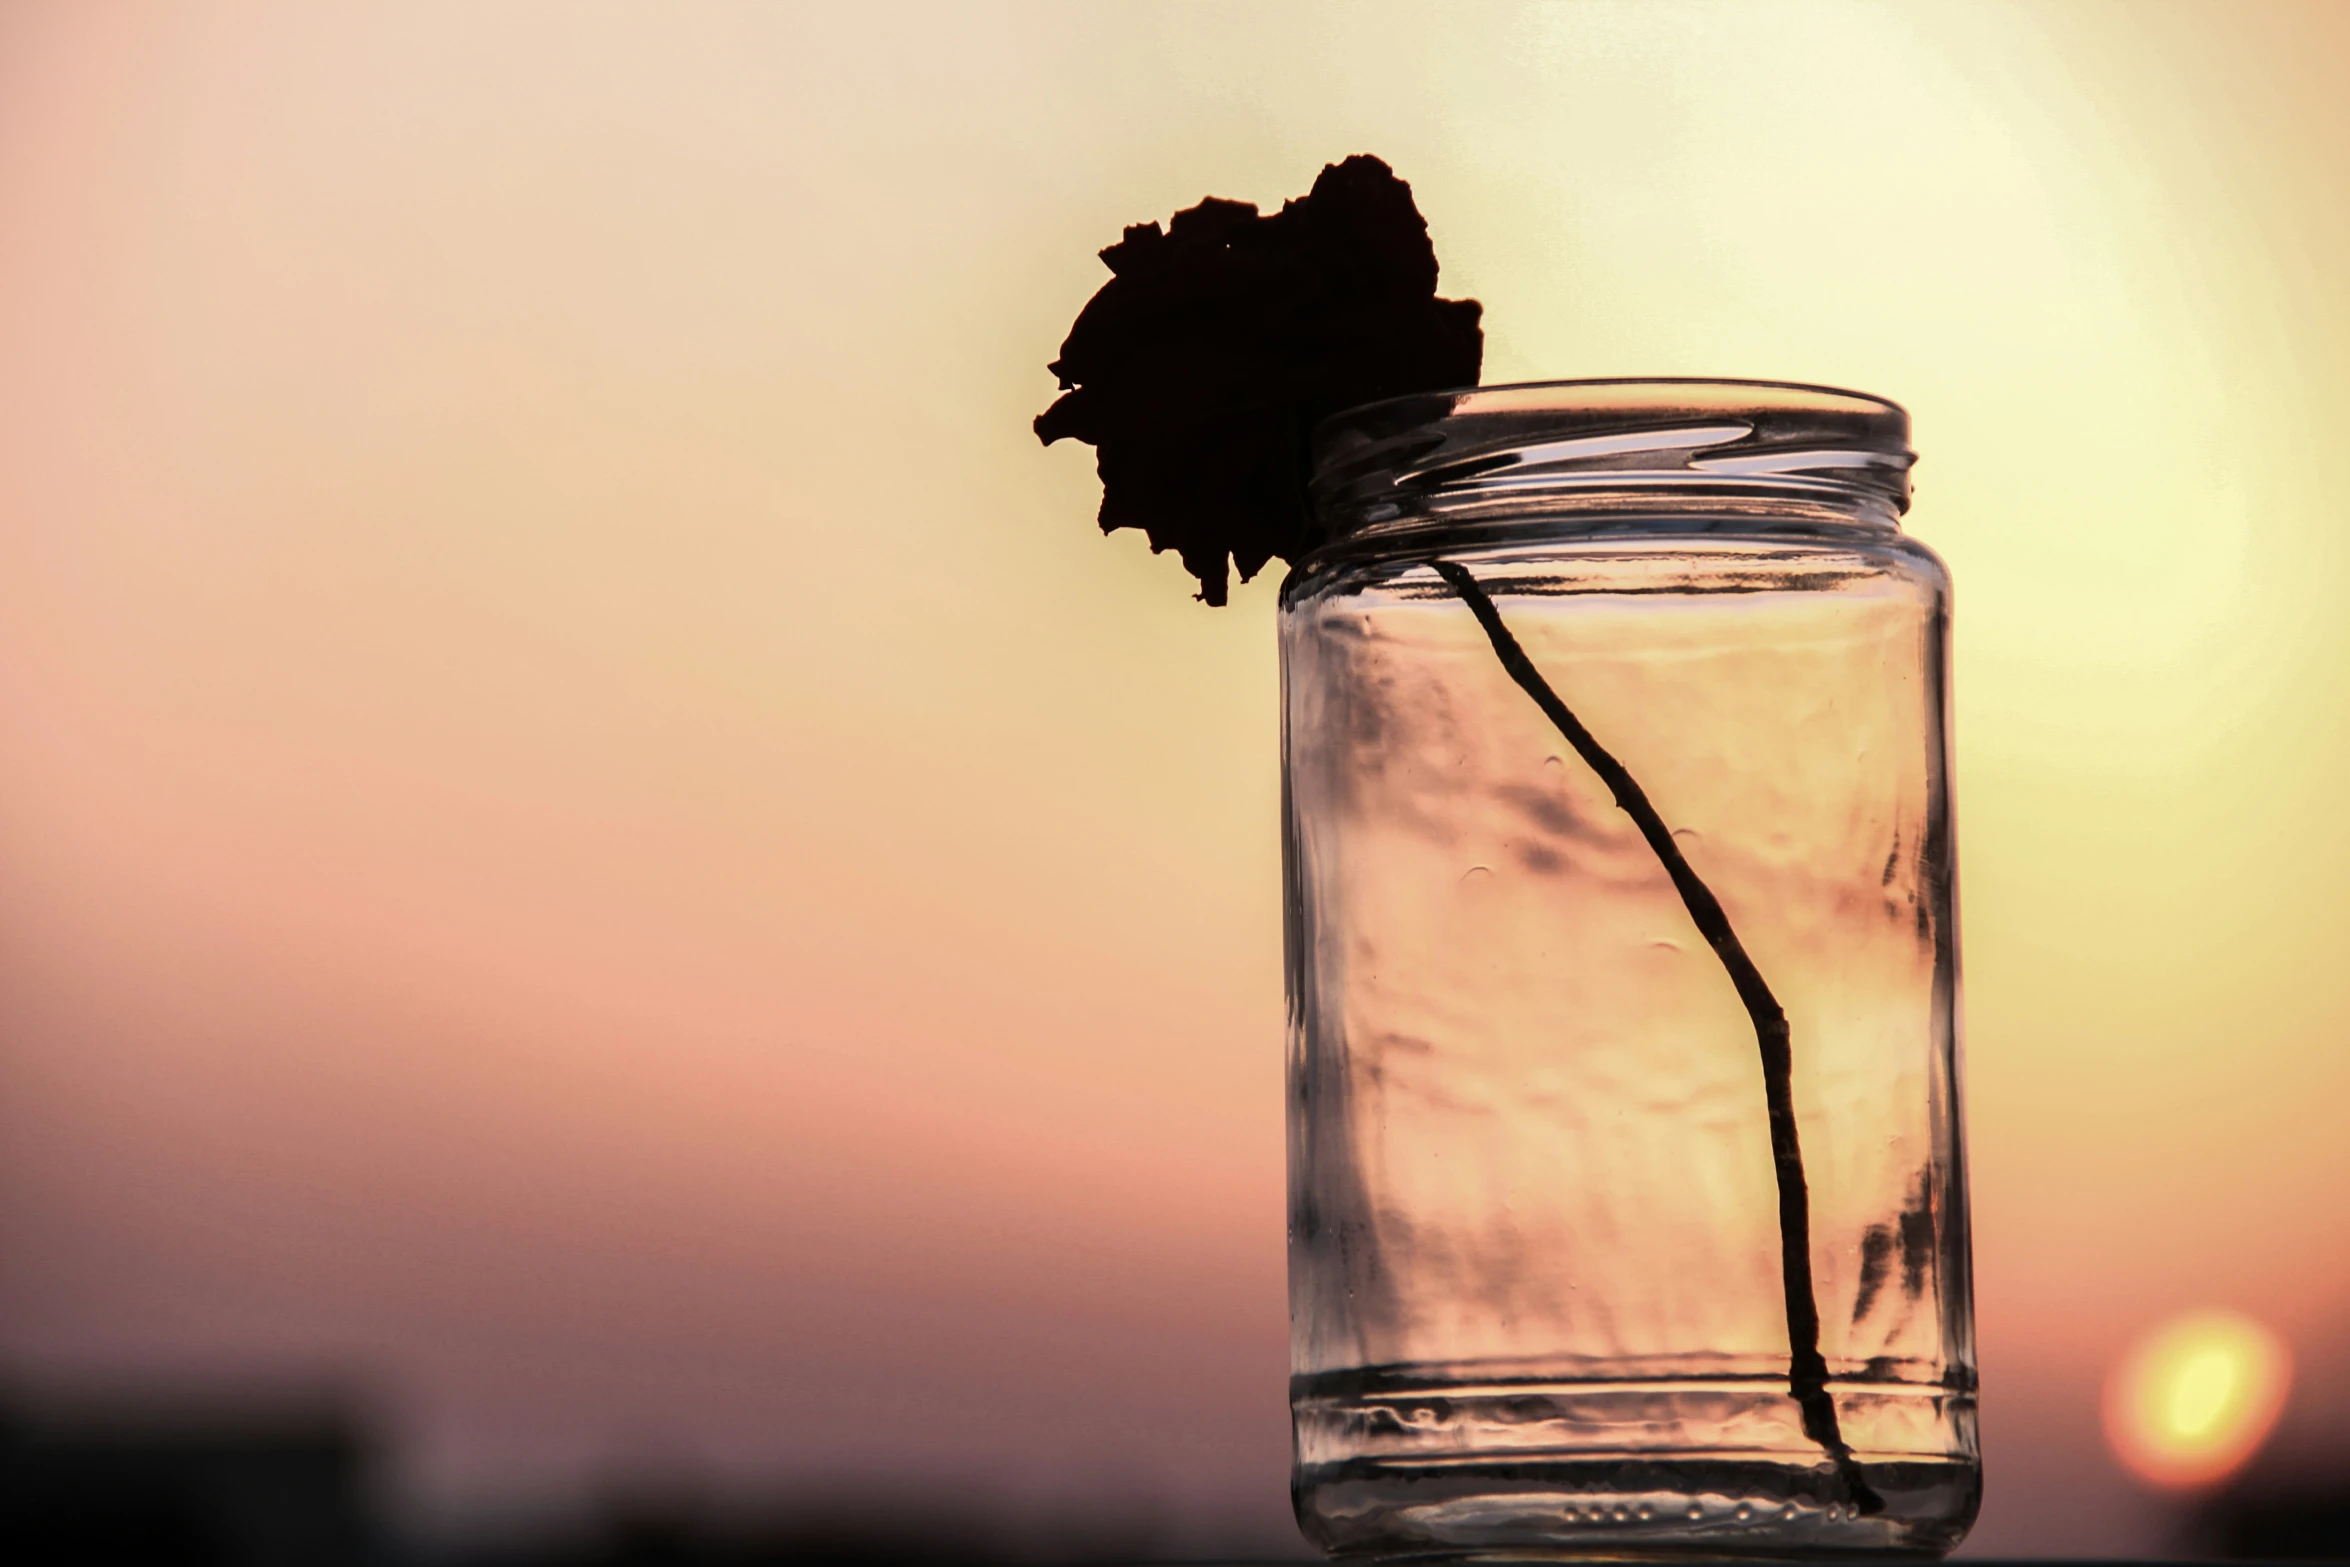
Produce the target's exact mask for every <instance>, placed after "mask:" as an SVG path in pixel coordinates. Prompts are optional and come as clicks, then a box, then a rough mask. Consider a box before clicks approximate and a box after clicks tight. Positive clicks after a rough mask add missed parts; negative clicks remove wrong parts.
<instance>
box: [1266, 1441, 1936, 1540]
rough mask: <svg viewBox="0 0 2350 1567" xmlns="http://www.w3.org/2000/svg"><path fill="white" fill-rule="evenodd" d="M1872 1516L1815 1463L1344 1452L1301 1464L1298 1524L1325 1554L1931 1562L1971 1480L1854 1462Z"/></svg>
mask: <svg viewBox="0 0 2350 1567" xmlns="http://www.w3.org/2000/svg"><path fill="white" fill-rule="evenodd" d="M1868 1480H1869V1484H1870V1486H1871V1487H1872V1488H1873V1489H1874V1490H1875V1491H1876V1492H1877V1493H1878V1495H1879V1496H1880V1497H1881V1498H1882V1499H1883V1501H1884V1503H1885V1506H1884V1509H1883V1510H1882V1511H1880V1512H1875V1513H1869V1514H1863V1513H1861V1512H1859V1511H1858V1510H1857V1509H1856V1508H1854V1507H1853V1506H1852V1505H1851V1504H1850V1503H1848V1502H1847V1501H1845V1500H1844V1498H1843V1493H1842V1487H1841V1486H1840V1484H1839V1482H1838V1481H1837V1479H1836V1476H1835V1472H1834V1470H1833V1469H1832V1468H1830V1467H1829V1466H1828V1465H1826V1464H1824V1463H1823V1464H1819V1465H1814V1466H1805V1465H1800V1464H1794V1463H1778V1462H1771V1461H1767V1460H1757V1459H1725V1458H1707V1457H1703V1456H1697V1455H1678V1454H1644V1455H1641V1456H1639V1457H1637V1458H1632V1457H1626V1458H1615V1459H1593V1458H1584V1457H1578V1458H1573V1459H1545V1458H1541V1457H1536V1456H1527V1457H1521V1458H1513V1459H1508V1460H1504V1461H1495V1460H1493V1459H1490V1458H1479V1459H1462V1460H1452V1461H1446V1460H1430V1459H1427V1458H1415V1459H1410V1460H1405V1461H1397V1460H1392V1459H1357V1460H1354V1461H1351V1462H1343V1463H1332V1464H1318V1465H1313V1466H1310V1467H1307V1468H1304V1469H1301V1470H1300V1471H1299V1472H1298V1474H1297V1477H1296V1481H1295V1486H1294V1495H1295V1501H1296V1506H1297V1517H1298V1525H1299V1527H1300V1528H1301V1529H1303V1530H1304V1531H1305V1534H1306V1537H1307V1538H1308V1539H1310V1540H1312V1541H1313V1542H1314V1543H1315V1544H1316V1545H1318V1546H1320V1547H1321V1548H1322V1549H1323V1550H1324V1551H1326V1552H1328V1553H1329V1554H1331V1555H1333V1556H1346V1557H1391V1558H1393V1557H1447V1558H1453V1559H1474V1560H1485V1561H1541V1560H1561V1559H1585V1560H1643V1559H1648V1560H1681V1561H1692V1560H1705V1559H1709V1558H1710V1559H1716V1560H1729V1559H1740V1558H1753V1557H1769V1556H1784V1557H1795V1558H1805V1559H1812V1558H1818V1557H1822V1556H1837V1555H1854V1556H1873V1557H1904V1556H1907V1557H1922V1558H1932V1557H1936V1556H1940V1555H1942V1554H1943V1553H1944V1552H1946V1551H1948V1550H1950V1549H1951V1548H1952V1547H1954V1546H1956V1545H1957V1544H1958V1542H1959V1541H1960V1540H1961V1539H1962V1538H1963V1537H1964V1536H1965V1534H1966V1531H1967V1527H1968V1525H1969V1524H1971V1523H1972V1522H1973V1521H1974V1516H1975V1511H1976V1508H1977V1506H1978V1504H1979V1500H1980V1496H1981V1490H1982V1478H1981V1470H1980V1469H1979V1467H1978V1466H1976V1465H1974V1464H1971V1463H1965V1462H1959V1461H1954V1460H1938V1461H1926V1462H1919V1461H1915V1460H1910V1461H1895V1462H1883V1463H1872V1464H1869V1465H1868Z"/></svg>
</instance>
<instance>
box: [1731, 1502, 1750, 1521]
mask: <svg viewBox="0 0 2350 1567" xmlns="http://www.w3.org/2000/svg"><path fill="white" fill-rule="evenodd" d="M1735 1516H1736V1517H1737V1519H1738V1521H1739V1522H1740V1523H1744V1522H1746V1520H1747V1519H1749V1518H1752V1517H1753V1516H1754V1509H1753V1508H1751V1507H1749V1506H1747V1505H1746V1504H1745V1503H1744V1502H1740V1503H1739V1504H1738V1511H1737V1513H1736V1515H1735Z"/></svg>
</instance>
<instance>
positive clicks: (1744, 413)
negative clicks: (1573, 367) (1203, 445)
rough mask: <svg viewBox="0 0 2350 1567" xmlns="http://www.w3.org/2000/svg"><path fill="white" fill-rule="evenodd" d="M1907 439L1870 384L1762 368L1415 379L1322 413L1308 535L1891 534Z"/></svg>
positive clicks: (1903, 499)
mask: <svg viewBox="0 0 2350 1567" xmlns="http://www.w3.org/2000/svg"><path fill="white" fill-rule="evenodd" d="M1908 436H1909V416H1908V414H1907V413H1905V412H1904V411H1903V410H1902V409H1901V408H1900V407H1899V406H1898V405H1896V404H1893V403H1889V402H1886V401H1885V400H1884V399H1882V398H1875V397H1867V396H1864V395H1862V394H1859V393H1853V392H1839V391H1834V390H1832V389H1828V388H1821V387H1802V386H1785V385H1779V384H1776V383H1768V382H1751V381H1637V382H1635V381H1573V382H1553V383H1547V384H1542V385H1533V386H1505V387H1481V388H1473V389H1469V390H1465V391H1458V392H1438V393H1431V394H1426V395H1423V396H1419V397H1407V398H1398V399H1395V400H1393V401H1391V402H1385V403H1374V404H1370V405H1368V406H1366V407H1363V408H1357V409H1351V410H1349V411H1347V412H1345V413H1342V414H1339V415H1337V416H1336V417H1335V418H1333V419H1331V420H1329V421H1328V422H1326V423H1325V424H1324V425H1323V426H1322V428H1321V430H1320V431H1318V432H1317V436H1316V443H1315V445H1316V450H1315V459H1316V460H1315V472H1314V480H1313V496H1314V505H1315V521H1316V524H1317V530H1318V532H1319V534H1320V536H1321V540H1322V542H1323V543H1324V544H1325V545H1334V544H1339V543H1342V542H1346V541H1356V540H1360V541H1363V542H1369V541H1370V540H1371V539H1372V538H1375V537H1385V536H1388V535H1402V534H1411V535H1417V534H1419V533H1421V532H1424V531H1426V530H1431V529H1433V530H1437V531H1441V532H1450V531H1455V530H1461V529H1467V530H1469V531H1472V532H1476V533H1480V534H1482V533H1488V532H1492V531H1497V530H1499V531H1514V530H1516V529H1522V528H1531V529H1534V530H1536V531H1539V532H1541V533H1544V534H1548V535H1558V534H1573V533H1636V534H1659V533H1676V532H1679V533H1696V534H1706V533H1781V532H1821V531H1829V532H1844V531H1850V530H1862V531H1866V532H1870V533H1883V532H1887V531H1898V529H1899V526H1900V521H1899V519H1900V516H1901V514H1902V512H1903V511H1904V510H1905V509H1906V508H1907V506H1908V504H1909V469H1910V466H1911V464H1912V463H1913V462H1914V461H1915V460H1916V459H1915V454H1913V453H1912V452H1911V451H1910V449H1909V441H1908ZM1399 542H1400V540H1399Z"/></svg>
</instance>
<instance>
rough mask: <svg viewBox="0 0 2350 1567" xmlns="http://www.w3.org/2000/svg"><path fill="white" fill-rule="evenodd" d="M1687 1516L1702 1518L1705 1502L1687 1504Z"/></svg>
mask: <svg viewBox="0 0 2350 1567" xmlns="http://www.w3.org/2000/svg"><path fill="white" fill-rule="evenodd" d="M1689 1516H1690V1517H1692V1518H1703V1517H1704V1516H1705V1503H1703V1502H1691V1503H1690V1504H1689Z"/></svg>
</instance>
